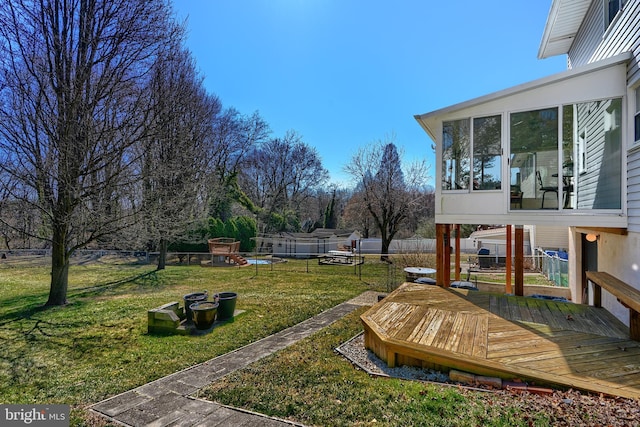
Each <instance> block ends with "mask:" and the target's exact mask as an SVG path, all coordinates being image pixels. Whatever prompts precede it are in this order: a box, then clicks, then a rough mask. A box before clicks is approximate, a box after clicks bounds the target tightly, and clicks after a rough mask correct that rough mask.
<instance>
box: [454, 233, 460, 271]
mask: <svg viewBox="0 0 640 427" xmlns="http://www.w3.org/2000/svg"><path fill="white" fill-rule="evenodd" d="M454 228H455V231H456V274H455V278H456V280H460V224H456V225H455V226H454Z"/></svg>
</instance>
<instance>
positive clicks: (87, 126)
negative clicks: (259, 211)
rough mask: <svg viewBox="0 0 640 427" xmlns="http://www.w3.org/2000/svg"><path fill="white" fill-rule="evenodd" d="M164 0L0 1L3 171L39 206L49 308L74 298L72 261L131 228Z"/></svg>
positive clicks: (163, 30)
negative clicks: (132, 191)
mask: <svg viewBox="0 0 640 427" xmlns="http://www.w3.org/2000/svg"><path fill="white" fill-rule="evenodd" d="M169 15H170V10H169V9H168V6H167V4H166V2H165V1H163V0H11V1H3V2H1V3H0V156H1V157H0V170H1V171H2V173H3V176H4V177H6V178H7V179H8V180H10V181H16V182H20V183H21V184H22V185H20V186H18V187H19V188H23V189H29V190H30V191H24V192H23V194H18V193H16V194H12V197H15V198H16V199H21V200H22V201H24V202H27V203H29V204H31V205H32V206H33V207H35V208H36V209H37V210H38V211H39V213H40V216H41V217H42V218H43V221H44V223H45V224H46V227H42V228H41V229H40V232H39V236H38V237H40V238H43V239H46V240H47V241H48V242H49V244H50V247H51V250H52V261H51V286H50V292H49V298H48V301H47V305H62V304H65V303H66V301H67V284H68V273H69V260H70V256H71V255H72V254H73V252H74V251H75V250H76V249H78V248H81V247H83V246H85V245H86V244H87V243H88V242H91V241H94V240H96V239H99V238H101V236H105V235H108V234H109V233H111V232H113V231H114V230H116V229H118V228H121V227H124V226H126V225H127V223H128V220H127V218H128V217H129V216H130V215H132V210H133V207H134V206H133V203H132V201H131V200H130V199H126V198H123V197H122V195H123V194H126V193H127V192H128V186H130V185H131V184H132V182H133V181H134V180H136V178H137V177H136V176H135V174H134V173H133V169H132V168H131V165H132V163H133V162H134V161H135V153H134V151H133V150H132V147H133V146H134V145H135V144H137V143H138V142H139V141H140V139H141V138H142V137H144V136H145V134H146V130H147V125H148V124H149V121H148V120H147V118H146V117H145V114H146V111H147V110H148V108H147V105H146V97H145V96H144V87H145V86H146V84H145V83H146V82H147V81H148V72H149V70H150V68H151V65H152V63H153V61H154V59H155V56H156V54H157V52H158V49H159V47H160V46H161V45H162V44H163V43H164V42H165V40H166V39H167V37H168V33H169V31H168V29H169V25H167V22H168V20H169V19H170V16H169Z"/></svg>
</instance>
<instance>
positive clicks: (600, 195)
mask: <svg viewBox="0 0 640 427" xmlns="http://www.w3.org/2000/svg"><path fill="white" fill-rule="evenodd" d="M621 113H622V102H621V99H619V98H615V99H606V100H599V101H592V102H586V103H579V104H569V105H564V106H562V107H561V108H560V107H554V108H546V109H540V110H533V111H524V112H517V113H512V114H511V115H510V118H509V128H510V153H509V168H510V184H511V192H512V195H513V193H514V189H517V191H518V192H519V193H520V199H519V203H517V204H514V203H513V202H512V203H511V207H510V208H511V210H514V209H524V210H533V209H580V210H586V209H621V200H622V199H621V190H622V177H621V169H622V158H621V155H622V154H621V141H622V126H621V121H620V120H621V117H622V116H621Z"/></svg>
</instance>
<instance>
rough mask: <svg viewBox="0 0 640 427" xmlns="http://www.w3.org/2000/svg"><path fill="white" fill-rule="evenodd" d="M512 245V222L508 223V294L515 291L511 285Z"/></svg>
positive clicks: (506, 287)
mask: <svg viewBox="0 0 640 427" xmlns="http://www.w3.org/2000/svg"><path fill="white" fill-rule="evenodd" d="M512 253H513V250H512V247H511V224H508V225H507V259H506V261H507V266H506V268H507V272H506V273H507V274H506V277H505V279H506V281H505V292H506V293H507V294H511V293H513V289H512V287H511V257H512Z"/></svg>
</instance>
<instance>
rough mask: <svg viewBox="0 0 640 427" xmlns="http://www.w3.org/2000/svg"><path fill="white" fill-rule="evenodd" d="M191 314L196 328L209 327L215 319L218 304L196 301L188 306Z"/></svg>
mask: <svg viewBox="0 0 640 427" xmlns="http://www.w3.org/2000/svg"><path fill="white" fill-rule="evenodd" d="M189 309H190V310H191V313H192V314H193V323H194V324H195V325H196V329H200V330H203V329H209V328H210V327H211V325H213V322H215V320H216V313H217V311H218V304H217V303H215V302H196V303H194V304H191V306H190V307H189Z"/></svg>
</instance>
